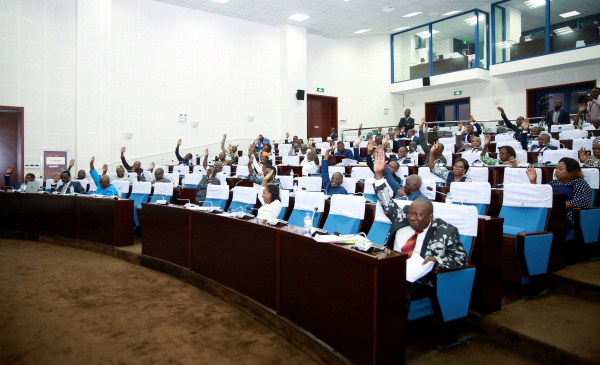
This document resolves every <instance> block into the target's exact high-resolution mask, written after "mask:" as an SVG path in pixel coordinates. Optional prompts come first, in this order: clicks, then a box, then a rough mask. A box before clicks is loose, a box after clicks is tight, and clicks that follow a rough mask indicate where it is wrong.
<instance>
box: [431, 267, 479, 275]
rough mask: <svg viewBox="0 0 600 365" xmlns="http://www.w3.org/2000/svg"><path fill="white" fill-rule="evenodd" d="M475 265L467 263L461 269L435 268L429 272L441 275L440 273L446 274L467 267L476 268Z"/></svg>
mask: <svg viewBox="0 0 600 365" xmlns="http://www.w3.org/2000/svg"><path fill="white" fill-rule="evenodd" d="M474 267H475V265H467V266H465V267H461V268H460V269H453V270H450V269H433V270H431V272H430V273H429V274H433V275H440V274H444V273H447V272H453V271H459V270H466V269H471V268H474Z"/></svg>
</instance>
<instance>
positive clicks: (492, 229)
mask: <svg viewBox="0 0 600 365" xmlns="http://www.w3.org/2000/svg"><path fill="white" fill-rule="evenodd" d="M503 225H504V219H503V218H491V219H489V220H486V219H483V218H479V220H478V226H477V238H476V241H475V247H474V248H473V254H472V256H471V264H473V265H475V266H476V267H477V270H476V272H475V283H474V284H473V293H472V295H471V303H470V304H469V308H470V309H472V310H474V311H476V312H479V313H481V314H489V313H492V312H495V311H497V310H500V307H501V306H502V234H503Z"/></svg>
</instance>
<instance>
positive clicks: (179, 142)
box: [177, 138, 181, 147]
mask: <svg viewBox="0 0 600 365" xmlns="http://www.w3.org/2000/svg"><path fill="white" fill-rule="evenodd" d="M179 146H181V138H180V139H179V140H178V141H177V147H179Z"/></svg>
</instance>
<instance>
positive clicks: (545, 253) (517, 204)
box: [499, 169, 553, 285]
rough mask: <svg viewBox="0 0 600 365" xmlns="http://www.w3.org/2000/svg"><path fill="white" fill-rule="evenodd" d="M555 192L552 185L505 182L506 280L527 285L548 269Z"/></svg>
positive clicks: (502, 215)
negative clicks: (550, 218) (535, 276)
mask: <svg viewBox="0 0 600 365" xmlns="http://www.w3.org/2000/svg"><path fill="white" fill-rule="evenodd" d="M507 170H509V169H507ZM510 170H512V169H510ZM538 176H539V175H538ZM552 194H553V193H552V187H551V186H550V185H539V184H534V185H531V184H506V185H504V194H503V202H502V209H501V210H500V214H499V216H500V218H504V237H503V248H502V277H503V279H504V280H505V281H507V282H510V283H514V284H518V285H525V284H527V283H529V281H530V278H531V276H534V275H540V274H545V273H546V272H547V271H548V260H549V257H550V248H551V246H552V238H553V234H552V232H547V231H546V224H547V220H548V213H549V210H550V208H552Z"/></svg>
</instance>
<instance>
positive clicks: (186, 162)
mask: <svg viewBox="0 0 600 365" xmlns="http://www.w3.org/2000/svg"><path fill="white" fill-rule="evenodd" d="M179 146H181V139H179V140H178V141H177V146H176V147H175V157H177V161H178V163H179V164H183V165H188V166H189V165H193V164H194V161H193V158H192V157H194V156H193V155H192V154H191V153H188V154H187V155H185V157H181V155H180V154H179Z"/></svg>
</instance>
